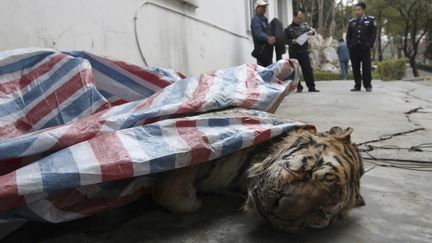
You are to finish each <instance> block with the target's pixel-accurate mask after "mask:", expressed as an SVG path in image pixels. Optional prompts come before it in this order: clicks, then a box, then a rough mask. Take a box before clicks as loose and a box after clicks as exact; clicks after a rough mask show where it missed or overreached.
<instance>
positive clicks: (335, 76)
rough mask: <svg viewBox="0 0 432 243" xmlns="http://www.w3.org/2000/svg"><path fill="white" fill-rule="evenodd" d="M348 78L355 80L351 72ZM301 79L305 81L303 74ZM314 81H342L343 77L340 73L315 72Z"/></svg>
mask: <svg viewBox="0 0 432 243" xmlns="http://www.w3.org/2000/svg"><path fill="white" fill-rule="evenodd" d="M348 76H349V77H348V79H354V78H353V74H352V73H351V72H349V74H348ZM300 79H301V80H304V79H303V74H302V75H301V77H300ZM314 79H315V81H327V80H342V75H341V74H340V73H331V72H323V71H314Z"/></svg>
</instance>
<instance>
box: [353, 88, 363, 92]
mask: <svg viewBox="0 0 432 243" xmlns="http://www.w3.org/2000/svg"><path fill="white" fill-rule="evenodd" d="M358 91H361V89H357V88H354V89H351V92H358Z"/></svg>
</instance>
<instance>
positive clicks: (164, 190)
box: [152, 166, 201, 214]
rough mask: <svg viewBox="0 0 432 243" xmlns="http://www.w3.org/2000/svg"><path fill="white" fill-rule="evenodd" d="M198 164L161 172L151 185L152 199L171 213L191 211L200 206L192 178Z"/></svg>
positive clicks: (193, 178) (194, 175)
mask: <svg viewBox="0 0 432 243" xmlns="http://www.w3.org/2000/svg"><path fill="white" fill-rule="evenodd" d="M197 171H198V166H192V167H186V168H181V169H177V170H174V171H169V172H165V173H163V174H161V175H160V176H159V177H158V178H157V179H156V181H155V184H154V185H153V191H152V196H153V199H154V200H155V201H156V202H157V203H158V204H159V205H161V206H162V207H164V208H166V209H167V210H168V211H170V212H172V213H177V214H181V213H191V212H194V211H196V210H198V209H199V208H200V207H201V201H200V200H199V199H198V198H197V195H196V189H195V186H194V180H195V177H196V174H197Z"/></svg>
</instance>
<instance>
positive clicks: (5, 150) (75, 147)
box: [0, 49, 306, 222]
mask: <svg viewBox="0 0 432 243" xmlns="http://www.w3.org/2000/svg"><path fill="white" fill-rule="evenodd" d="M286 62H287V61H286V60H282V61H279V62H277V63H275V64H273V65H271V66H269V67H267V68H263V67H259V66H257V65H252V64H249V65H242V66H238V67H233V68H228V69H224V70H218V71H215V72H211V73H207V74H203V75H201V76H200V77H199V78H192V77H187V78H186V77H184V76H183V75H182V74H181V73H177V72H175V71H173V70H168V69H163V68H141V67H138V66H136V65H132V64H128V63H126V62H122V61H118V60H113V59H110V58H106V57H101V56H97V55H94V54H91V53H87V52H57V51H55V50H49V49H23V50H14V51H7V52H3V53H0V218H3V219H9V220H12V219H16V218H20V219H26V220H35V221H44V222H64V221H68V220H73V219H77V218H82V217H85V216H88V215H92V214H96V213H99V212H102V211H104V210H107V209H110V208H114V207H119V206H122V205H125V204H127V203H130V202H131V201H133V200H136V199H138V198H139V197H141V196H142V195H144V194H145V193H147V192H148V191H149V188H150V187H151V185H152V181H153V179H154V177H155V176H157V173H160V172H164V171H169V170H173V169H177V168H182V167H186V166H191V165H195V164H198V163H203V162H206V161H210V160H213V159H217V158H220V157H222V156H225V155H229V154H231V153H233V152H235V151H239V150H241V149H243V148H247V147H250V146H253V145H256V144H259V143H262V142H264V141H267V140H269V139H271V138H273V137H275V136H278V135H280V134H281V133H283V132H286V131H289V130H291V129H294V128H297V127H299V126H305V125H306V124H304V123H301V122H294V121H287V120H282V119H279V118H277V117H274V116H273V115H271V114H270V113H268V112H269V111H273V110H274V108H275V106H277V105H278V104H279V102H280V101H281V98H283V97H284V96H285V95H286V94H287V93H289V92H291V91H293V90H295V89H296V86H297V82H298V67H296V71H294V72H292V73H291V74H290V75H289V76H288V77H286V78H285V80H279V79H278V78H277V76H278V75H279V73H280V72H281V70H282V68H283V65H284V64H286Z"/></svg>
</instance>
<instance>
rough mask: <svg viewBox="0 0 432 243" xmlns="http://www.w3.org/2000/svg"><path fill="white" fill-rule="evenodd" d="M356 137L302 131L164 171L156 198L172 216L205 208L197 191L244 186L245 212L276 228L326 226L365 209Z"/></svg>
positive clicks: (348, 132) (336, 130)
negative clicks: (352, 139) (203, 161)
mask: <svg viewBox="0 0 432 243" xmlns="http://www.w3.org/2000/svg"><path fill="white" fill-rule="evenodd" d="M351 133H352V129H351V128H348V129H346V130H342V129H341V128H339V127H334V128H332V129H331V130H330V131H328V132H324V133H317V132H316V131H315V130H314V129H307V128H300V129H297V130H295V131H291V132H289V133H288V134H284V135H282V136H280V137H278V138H275V139H273V140H270V141H269V142H267V143H265V144H263V145H260V146H258V147H253V148H248V149H245V150H243V151H240V152H237V153H234V154H232V155H230V156H228V157H225V158H222V159H218V160H216V161H213V162H209V163H204V164H202V165H200V166H195V167H189V168H184V169H180V170H175V171H171V172H167V173H164V174H163V175H161V176H160V177H159V178H158V179H157V181H156V183H155V185H154V188H153V198H154V199H155V201H156V202H157V203H159V204H160V205H162V206H163V207H165V208H166V209H168V210H170V211H171V212H174V213H188V212H193V211H195V210H197V209H198V208H199V207H200V205H201V202H200V200H199V199H197V196H196V192H197V190H198V191H201V192H216V193H217V192H220V191H223V190H227V189H232V188H240V189H242V190H243V191H247V200H246V203H245V206H244V209H245V211H248V212H256V213H258V214H260V215H261V216H263V217H264V218H266V219H268V220H269V221H270V222H271V224H272V225H273V226H274V227H275V228H278V229H282V230H287V231H296V230H304V229H310V228H324V227H326V226H328V225H329V224H331V223H332V222H333V221H334V220H335V219H337V218H338V217H339V216H341V215H344V214H346V212H347V211H348V210H350V209H352V208H355V207H360V206H363V205H365V203H364V200H363V198H362V196H361V195H360V177H361V176H362V175H363V173H364V169H363V162H362V159H361V157H360V155H359V152H358V150H357V148H356V146H355V145H354V144H352V143H351V141H350V135H351ZM243 172H244V173H243Z"/></svg>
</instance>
